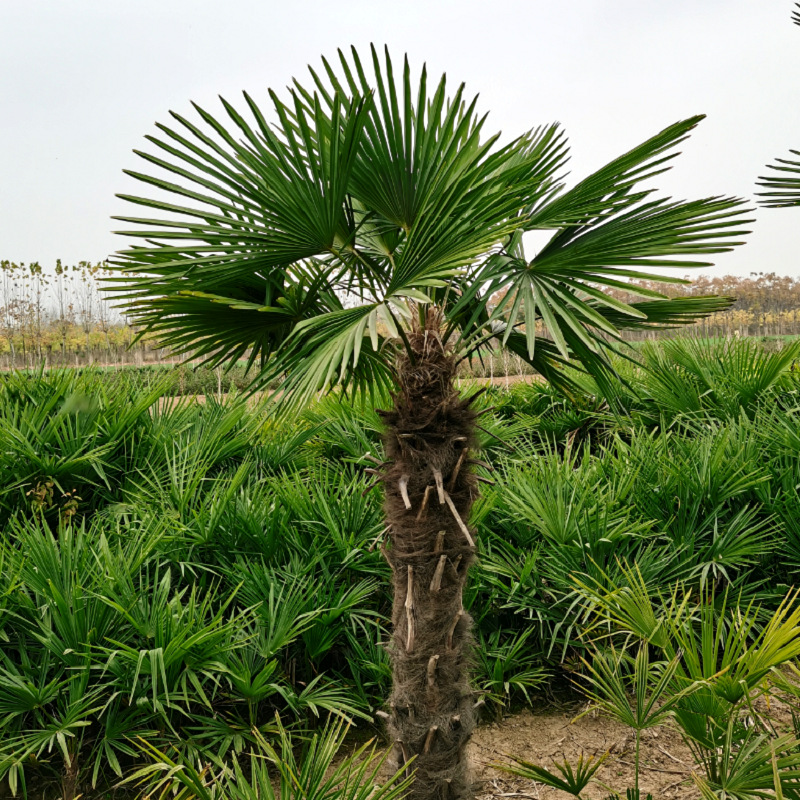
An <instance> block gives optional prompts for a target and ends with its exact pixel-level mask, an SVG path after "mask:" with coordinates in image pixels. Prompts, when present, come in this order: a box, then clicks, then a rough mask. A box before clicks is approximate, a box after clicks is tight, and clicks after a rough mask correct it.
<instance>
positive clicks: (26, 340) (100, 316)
mask: <svg viewBox="0 0 800 800" xmlns="http://www.w3.org/2000/svg"><path fill="white" fill-rule="evenodd" d="M110 274H111V271H110V270H109V269H108V267H107V265H106V263H105V262H102V261H98V262H91V261H80V262H78V263H77V264H72V265H67V264H64V263H62V261H61V260H60V259H59V260H57V261H56V263H55V266H54V267H52V266H43V265H42V264H40V263H39V262H38V261H34V262H31V263H29V264H25V263H17V262H13V261H0V367H5V368H9V367H28V366H35V365H37V364H41V363H45V364H48V365H73V364H87V363H91V362H94V361H99V362H101V363H107V364H120V363H129V362H134V361H135V362H140V361H143V360H153V359H156V360H157V359H161V358H164V357H165V351H163V350H161V349H159V348H158V347H157V343H156V342H154V341H152V340H150V341H146V342H142V343H140V344H139V345H137V347H136V348H134V349H131V348H132V344H133V341H134V339H135V335H136V331H135V330H134V328H133V327H132V326H131V325H129V324H128V322H127V321H126V319H125V318H124V317H123V316H122V315H120V313H119V312H118V311H117V310H116V309H115V308H114V306H113V304H112V303H111V302H109V298H108V296H107V295H106V294H105V293H104V292H103V290H102V284H103V280H104V279H105V278H107V277H108V276H109V275H110Z"/></svg>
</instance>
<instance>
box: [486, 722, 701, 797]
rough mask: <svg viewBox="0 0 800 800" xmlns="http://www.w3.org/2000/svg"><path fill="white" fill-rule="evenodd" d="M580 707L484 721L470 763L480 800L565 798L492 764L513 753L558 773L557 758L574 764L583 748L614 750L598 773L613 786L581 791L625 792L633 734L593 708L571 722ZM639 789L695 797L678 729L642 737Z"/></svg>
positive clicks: (629, 777) (629, 779)
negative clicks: (499, 720)
mask: <svg viewBox="0 0 800 800" xmlns="http://www.w3.org/2000/svg"><path fill="white" fill-rule="evenodd" d="M580 711H581V709H580V708H571V709H567V710H555V709H553V708H550V709H542V710H541V711H524V712H522V713H521V714H517V715H515V716H512V717H508V718H506V719H503V720H502V721H501V722H495V723H489V724H488V725H482V726H480V727H479V728H478V729H477V730H476V732H475V735H474V737H473V743H472V763H473V769H474V774H475V779H476V781H477V784H478V791H477V796H478V798H479V800H489V799H490V798H492V799H494V798H531V800H562V798H568V797H569V795H568V794H566V793H564V792H561V791H558V790H556V789H551V788H549V787H547V786H544V785H543V784H541V783H536V782H534V781H531V780H527V779H525V778H520V777H517V776H516V775H509V774H508V773H504V772H502V771H500V770H498V769H497V768H496V767H495V766H494V765H496V764H498V763H509V759H508V758H507V757H506V756H507V755H514V756H517V757H519V758H523V759H525V760H526V761H530V762H532V763H534V764H536V765H538V766H542V767H545V768H546V769H549V770H550V771H551V772H555V773H557V770H556V769H555V767H554V766H553V760H554V759H555V760H557V761H563V760H564V759H565V758H566V759H567V761H569V762H570V763H571V764H573V765H574V764H575V763H576V762H577V760H578V757H579V756H580V754H581V753H583V754H584V756H585V757H588V756H590V755H594V756H596V757H597V758H600V756H602V755H603V753H605V752H606V751H610V755H609V757H608V758H607V760H606V762H605V763H604V764H603V766H602V767H601V768H600V770H599V771H598V773H597V775H596V778H597V779H598V781H600V782H602V783H603V784H605V785H606V786H608V787H609V789H603V787H602V786H600V785H596V784H592V785H590V786H589V787H588V788H587V789H586V790H585V791H584V794H583V796H584V797H586V798H587V800H602V798H606V797H608V795H609V794H610V793H611V792H610V789H614V790H616V791H618V792H620V794H621V795H622V796H623V797H624V796H625V790H626V789H627V788H629V787H632V786H633V783H634V770H633V759H634V754H633V751H634V739H633V736H632V735H631V733H630V731H629V730H628V729H627V728H624V727H623V726H622V725H620V724H619V723H616V722H614V721H613V720H610V719H608V718H606V717H603V716H600V715H598V714H593V713H590V714H588V715H586V716H585V717H582V718H581V719H579V720H577V721H573V720H574V719H575V717H576V716H577V714H579V713H580ZM640 759H641V765H642V768H641V769H640V788H641V790H642V796H645V795H646V793H647V792H650V793H652V795H653V797H654V798H665V800H695V798H696V797H697V790H696V789H695V788H694V784H693V781H692V779H691V772H692V764H693V762H692V757H691V754H690V752H689V750H688V748H687V747H686V745H684V744H683V742H682V741H681V737H680V735H679V734H678V732H677V731H675V730H673V729H671V728H668V727H660V728H655V729H653V730H651V731H646V732H645V734H644V736H643V737H642V748H641V755H640Z"/></svg>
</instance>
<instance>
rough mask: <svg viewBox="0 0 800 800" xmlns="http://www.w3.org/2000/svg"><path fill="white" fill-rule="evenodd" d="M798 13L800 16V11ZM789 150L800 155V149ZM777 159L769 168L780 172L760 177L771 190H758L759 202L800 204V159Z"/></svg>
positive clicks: (760, 182) (780, 205) (781, 205)
mask: <svg viewBox="0 0 800 800" xmlns="http://www.w3.org/2000/svg"><path fill="white" fill-rule="evenodd" d="M797 13H798V15H799V16H800V12H797ZM798 25H800V22H798ZM789 152H790V153H791V154H792V155H795V156H800V150H790V151H789ZM775 161H776V163H775V164H767V169H771V170H773V172H775V173H778V174H777V175H776V174H770V175H762V176H761V177H760V178H759V179H758V186H763V187H764V188H765V189H768V190H769V191H766V192H756V194H757V195H759V196H760V197H762V198H763V200H760V201H759V202H760V203H761V205H762V206H767V207H768V208H787V207H790V206H800V159H790V158H777V159H775Z"/></svg>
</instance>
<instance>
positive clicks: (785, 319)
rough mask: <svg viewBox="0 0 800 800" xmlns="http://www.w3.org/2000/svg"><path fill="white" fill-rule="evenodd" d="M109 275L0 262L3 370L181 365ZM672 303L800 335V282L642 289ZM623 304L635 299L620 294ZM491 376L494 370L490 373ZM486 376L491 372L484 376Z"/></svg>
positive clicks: (759, 279) (751, 327)
mask: <svg viewBox="0 0 800 800" xmlns="http://www.w3.org/2000/svg"><path fill="white" fill-rule="evenodd" d="M110 275H111V270H109V269H108V267H107V265H106V263H105V262H103V261H98V262H90V261H79V262H78V263H77V264H73V265H66V264H64V263H62V262H61V261H60V260H59V261H56V264H55V266H54V267H50V268H45V267H42V265H41V264H39V263H38V262H32V263H29V264H24V263H16V262H12V261H0V367H5V368H8V367H12V366H16V367H31V366H36V365H38V364H41V363H43V362H44V363H45V364H47V365H50V366H69V365H73V366H77V365H85V364H90V363H95V362H97V363H101V364H130V363H139V364H141V363H145V362H163V361H176V360H177V358H175V357H174V356H173V355H172V354H171V353H170V352H169V351H168V350H167V349H165V348H163V347H161V346H160V344H159V342H158V341H157V340H155V339H152V338H149V339H144V340H141V341H139V342H137V343H136V344H135V346H134V344H133V343H134V341H135V339H136V333H137V331H136V330H135V329H134V328H133V327H132V326H131V325H130V324H128V322H127V320H126V319H125V317H124V316H122V315H121V314H120V313H119V312H118V311H117V310H116V309H115V308H114V307H113V303H112V302H111V300H110V298H109V296H108V295H107V294H106V293H105V292H104V291H103V280H104V279H105V278H108V277H109V276H110ZM641 285H642V286H644V287H645V288H648V289H654V290H656V291H660V292H661V293H662V294H666V295H668V296H670V297H681V296H690V295H708V294H716V295H728V296H731V297H735V298H736V301H735V302H734V304H733V305H732V306H731V308H730V309H728V310H727V311H724V312H721V313H718V314H714V315H712V316H711V317H709V318H708V319H706V320H703V321H702V322H699V323H698V324H697V325H695V326H693V327H690V328H686V327H684V328H681V329H680V331H678V332H675V334H674V335H686V334H687V333H690V334H694V335H698V336H790V335H798V334H800V278H792V277H789V276H782V275H778V274H776V273H774V272H768V273H763V272H759V273H755V272H753V273H750V275H749V276H748V277H737V276H734V275H724V276H720V277H710V276H708V275H699V276H696V277H694V279H693V280H692V281H691V283H689V284H673V285H667V286H665V285H664V284H663V283H658V284H657V283H655V282H653V283H649V282H647V281H644V282H641ZM616 295H617V296H618V297H619V299H621V300H626V301H629V300H635V299H636V298H635V297H634V296H633V294H632V293H628V292H621V291H618V292H616ZM669 335H673V334H672V333H671V332H669V331H666V332H663V331H656V332H650V331H648V332H629V333H627V334H626V337H627V338H629V339H632V340H636V339H643V338H658V337H662V336H669ZM506 367H507V365H505V364H504V363H503V364H500V363H498V365H497V374H503V373H504V371H510V372H514V371H516V370H514V368H513V365H512V366H510V367H508V369H507V370H506ZM491 371H492V372H494V369H492V370H491ZM487 374H488V371H487Z"/></svg>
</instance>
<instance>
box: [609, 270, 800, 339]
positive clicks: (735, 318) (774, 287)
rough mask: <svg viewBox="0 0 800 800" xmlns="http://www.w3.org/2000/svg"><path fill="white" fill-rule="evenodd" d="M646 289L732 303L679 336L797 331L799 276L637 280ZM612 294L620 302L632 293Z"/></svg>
mask: <svg viewBox="0 0 800 800" xmlns="http://www.w3.org/2000/svg"><path fill="white" fill-rule="evenodd" d="M638 283H639V285H641V286H643V287H645V288H646V289H651V290H653V291H658V292H661V293H662V294H664V295H666V296H667V297H670V298H675V297H702V296H704V295H718V296H719V295H721V296H724V297H733V298H735V302H734V303H733V304H732V305H731V306H730V307H729V308H727V309H726V310H724V311H718V312H717V313H715V314H711V315H710V316H708V317H707V318H706V319H703V320H701V321H698V322H697V323H696V324H695V325H694V326H691V327H690V328H689V329H688V330H687V328H681V335H685V334H686V333H687V332H689V331H691V332H692V333H694V334H695V335H701V336H724V337H730V336H790V335H798V334H800V278H792V277H790V276H788V275H778V274H777V273H775V272H767V273H764V272H751V273H750V275H749V276H747V277H744V276H737V275H721V276H715V277H712V276H710V275H698V276H696V277H694V278H693V280H692V281H691V283H688V284H667V285H665V284H663V283H657V282H656V281H638ZM613 294H614V295H615V296H616V297H617V298H618V299H620V300H622V301H623V302H632V301H633V300H634V299H635V298H634V295H632V294H629V293H627V292H623V291H616V292H613ZM644 335H646V336H647V337H648V338H653V337H657V336H663V335H669V332H653V331H650V332H647V333H646V334H645V332H641V331H634V332H629V333H628V336H629V337H632V338H642V336H644Z"/></svg>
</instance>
